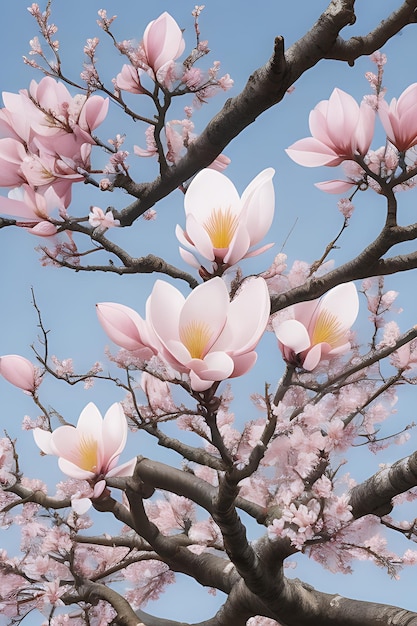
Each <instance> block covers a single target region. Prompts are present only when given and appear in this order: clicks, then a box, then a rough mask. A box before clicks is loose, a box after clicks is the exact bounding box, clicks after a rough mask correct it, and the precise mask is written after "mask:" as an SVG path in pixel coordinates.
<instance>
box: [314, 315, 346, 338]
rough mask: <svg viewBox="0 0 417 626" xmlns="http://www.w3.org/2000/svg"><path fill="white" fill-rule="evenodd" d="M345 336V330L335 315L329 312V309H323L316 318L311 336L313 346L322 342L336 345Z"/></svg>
mask: <svg viewBox="0 0 417 626" xmlns="http://www.w3.org/2000/svg"><path fill="white" fill-rule="evenodd" d="M345 336H346V330H345V328H343V326H342V325H341V323H340V322H339V320H338V318H337V317H336V315H333V314H332V313H329V311H323V312H322V313H320V315H319V316H318V318H317V320H316V323H315V326H314V330H313V336H312V337H311V345H313V346H315V345H316V344H318V343H322V342H324V343H328V344H329V345H330V346H332V347H336V346H338V345H340V344H341V343H343V341H344V339H345Z"/></svg>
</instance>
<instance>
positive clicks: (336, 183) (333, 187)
mask: <svg viewBox="0 0 417 626" xmlns="http://www.w3.org/2000/svg"><path fill="white" fill-rule="evenodd" d="M314 186H315V187H317V188H318V189H320V190H321V191H325V192H326V193H339V194H343V193H346V192H348V191H350V190H351V189H352V187H355V186H356V185H355V183H350V182H348V181H347V180H325V181H323V182H322V183H314Z"/></svg>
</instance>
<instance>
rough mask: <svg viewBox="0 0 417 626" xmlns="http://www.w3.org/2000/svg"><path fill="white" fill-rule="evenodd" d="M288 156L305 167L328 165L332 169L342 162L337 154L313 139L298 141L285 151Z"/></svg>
mask: <svg viewBox="0 0 417 626" xmlns="http://www.w3.org/2000/svg"><path fill="white" fill-rule="evenodd" d="M285 152H286V153H287V154H288V156H289V157H290V158H291V159H292V160H293V161H295V162H296V163H298V164H299V165H304V166H305V167H319V166H320V165H328V166H330V167H333V166H335V165H339V163H341V162H342V161H343V158H340V157H339V156H338V154H337V153H336V152H335V151H334V150H332V149H331V148H329V147H328V146H326V145H325V144H324V143H322V142H321V141H319V140H318V139H315V138H314V137H306V138H305V139H299V140H298V141H296V142H295V143H293V144H292V145H291V146H290V147H289V148H287V149H286V150H285Z"/></svg>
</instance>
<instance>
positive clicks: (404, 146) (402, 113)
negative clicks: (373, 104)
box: [378, 83, 417, 152]
mask: <svg viewBox="0 0 417 626" xmlns="http://www.w3.org/2000/svg"><path fill="white" fill-rule="evenodd" d="M378 113H379V117H380V120H381V122H382V125H383V127H384V130H385V132H386V133H387V137H388V139H389V140H390V142H391V143H392V144H394V146H395V147H396V148H397V149H398V150H399V151H400V152H405V151H406V150H408V149H409V148H412V146H415V145H416V144H417V83H413V84H412V85H410V86H409V87H407V89H406V90H405V91H403V93H402V94H401V96H400V97H399V98H398V101H397V100H396V99H395V98H393V99H392V100H391V102H390V104H389V105H388V103H387V102H386V101H385V100H381V101H380V103H379V108H378Z"/></svg>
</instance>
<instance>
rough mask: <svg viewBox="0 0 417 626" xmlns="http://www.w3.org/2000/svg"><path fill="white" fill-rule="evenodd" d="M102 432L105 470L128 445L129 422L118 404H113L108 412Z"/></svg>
mask: <svg viewBox="0 0 417 626" xmlns="http://www.w3.org/2000/svg"><path fill="white" fill-rule="evenodd" d="M102 432H103V435H102V436H103V466H104V468H105V467H107V466H108V465H110V463H111V462H112V460H113V459H114V458H115V457H116V456H119V455H120V453H121V452H122V451H123V449H124V447H125V445H126V439H127V422H126V417H125V414H124V413H123V409H122V407H121V405H120V404H119V403H118V402H115V403H114V404H112V406H111V407H110V408H109V409H108V411H107V412H106V414H105V416H104V419H103V424H102ZM104 471H105V470H104Z"/></svg>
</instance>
